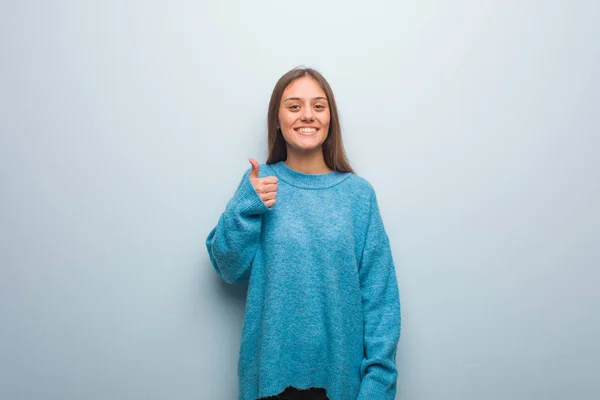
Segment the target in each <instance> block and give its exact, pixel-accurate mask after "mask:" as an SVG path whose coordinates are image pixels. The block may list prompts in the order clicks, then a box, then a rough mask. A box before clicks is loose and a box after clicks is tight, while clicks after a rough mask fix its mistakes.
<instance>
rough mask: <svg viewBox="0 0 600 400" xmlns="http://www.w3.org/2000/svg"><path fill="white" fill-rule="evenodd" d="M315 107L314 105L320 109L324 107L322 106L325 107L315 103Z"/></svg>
mask: <svg viewBox="0 0 600 400" xmlns="http://www.w3.org/2000/svg"><path fill="white" fill-rule="evenodd" d="M315 107H316V108H318V109H320V110H322V109H324V108H325V106H322V105H320V104H317V105H316V106H315Z"/></svg>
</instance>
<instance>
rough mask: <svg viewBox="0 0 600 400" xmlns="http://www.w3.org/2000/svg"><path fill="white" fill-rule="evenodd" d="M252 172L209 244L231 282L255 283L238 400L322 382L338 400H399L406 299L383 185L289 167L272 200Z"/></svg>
mask: <svg viewBox="0 0 600 400" xmlns="http://www.w3.org/2000/svg"><path fill="white" fill-rule="evenodd" d="M250 172H251V168H249V169H248V170H246V172H245V173H244V174H243V177H242V179H241V181H240V183H239V185H238V188H237V190H236V191H235V193H234V195H233V197H232V198H231V199H230V200H229V202H228V203H227V206H226V207H225V211H224V212H223V213H222V214H221V216H220V218H219V221H218V223H217V225H216V226H215V227H214V228H213V229H212V230H211V232H210V233H209V235H208V237H207V239H206V248H207V250H208V254H209V257H210V261H211V263H212V265H213V267H214V269H215V271H216V272H217V274H218V275H219V276H220V277H221V278H223V279H224V280H225V281H226V282H227V283H231V284H233V283H237V282H241V281H245V280H248V294H247V300H246V309H245V316H244V323H243V327H242V337H241V345H240V353H239V361H238V366H237V373H238V382H239V397H238V400H256V399H258V398H260V397H268V396H273V395H276V394H278V393H281V392H282V391H283V390H284V389H285V388H286V387H288V386H294V387H296V388H299V389H305V388H310V387H320V388H324V389H325V390H326V391H327V395H328V396H329V398H330V399H331V400H392V399H394V398H395V394H396V383H397V377H398V372H397V369H396V350H397V345H398V340H399V338H400V300H399V292H398V283H397V280H396V271H395V267H394V261H393V258H392V251H391V248H390V243H389V238H388V235H387V233H386V230H385V228H384V224H383V221H382V218H381V214H380V211H379V206H378V203H377V196H376V194H375V190H374V188H373V186H372V185H371V184H370V183H369V182H368V181H367V180H366V179H364V178H362V177H360V176H359V175H356V174H353V173H342V172H337V171H333V172H329V173H325V174H305V173H302V172H298V171H296V170H294V169H291V168H290V167H288V166H287V165H286V164H285V162H283V161H280V162H277V163H275V164H271V165H268V164H261V165H260V171H259V177H260V178H264V177H267V176H272V175H274V176H276V177H277V178H278V190H277V198H276V203H275V204H274V205H273V206H272V207H267V206H266V205H265V203H264V202H263V201H262V199H261V198H260V197H259V195H258V193H257V192H256V191H255V189H254V187H253V186H252V183H251V181H250V177H249V175H250Z"/></svg>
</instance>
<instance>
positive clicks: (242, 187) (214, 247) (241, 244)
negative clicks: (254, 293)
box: [206, 168, 270, 283]
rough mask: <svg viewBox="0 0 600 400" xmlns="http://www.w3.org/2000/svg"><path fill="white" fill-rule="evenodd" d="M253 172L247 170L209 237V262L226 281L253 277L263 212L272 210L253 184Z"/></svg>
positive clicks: (231, 281) (207, 244)
mask: <svg viewBox="0 0 600 400" xmlns="http://www.w3.org/2000/svg"><path fill="white" fill-rule="evenodd" d="M251 171H252V168H249V169H248V170H247V171H246V172H245V173H244V176H243V177H242V180H241V182H240V184H239V186H238V188H237V190H236V192H235V194H234V195H233V197H232V198H231V200H229V202H228V203H227V206H226V208H225V211H224V212H223V213H222V214H221V217H220V218H219V222H218V223H217V225H216V226H215V227H214V228H213V229H212V231H211V232H210V233H209V234H208V237H207V238H206V248H207V250H208V254H209V257H210V261H211V263H212V265H213V267H214V268H215V271H217V273H218V274H219V276H221V277H222V278H223V279H224V280H225V281H226V282H227V283H236V282H239V281H240V280H242V279H245V278H248V277H249V276H250V266H251V265H252V261H253V260H254V255H255V254H256V250H257V249H258V246H259V240H260V231H261V227H262V214H263V213H265V212H267V211H269V210H270V208H269V207H267V205H266V204H265V203H264V202H263V200H262V199H261V198H260V196H259V195H258V193H257V192H256V190H255V189H254V186H253V185H252V182H251V180H250V172H251Z"/></svg>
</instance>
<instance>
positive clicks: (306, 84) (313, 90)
mask: <svg viewBox="0 0 600 400" xmlns="http://www.w3.org/2000/svg"><path fill="white" fill-rule="evenodd" d="M288 97H296V98H315V97H325V98H327V96H326V95H325V91H324V90H323V88H321V85H319V82H317V81H316V80H315V79H314V78H311V77H308V76H304V77H302V78H298V79H296V80H295V81H293V82H292V83H290V84H289V85H288V86H287V87H286V88H285V90H284V91H283V96H282V100H285V99H286V98H288Z"/></svg>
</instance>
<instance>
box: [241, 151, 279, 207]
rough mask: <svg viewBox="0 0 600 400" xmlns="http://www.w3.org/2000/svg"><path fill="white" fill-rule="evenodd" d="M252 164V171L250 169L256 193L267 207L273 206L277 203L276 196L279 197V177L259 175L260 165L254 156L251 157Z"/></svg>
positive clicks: (251, 180)
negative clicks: (260, 176)
mask: <svg viewBox="0 0 600 400" xmlns="http://www.w3.org/2000/svg"><path fill="white" fill-rule="evenodd" d="M248 161H250V164H252V171H250V182H252V186H253V187H254V190H256V193H258V195H259V196H260V198H261V199H262V201H263V203H265V205H266V206H267V207H272V206H273V205H274V204H275V197H277V181H278V179H277V177H276V176H267V177H265V178H259V177H258V170H259V169H260V165H259V164H258V161H256V160H255V159H254V158H249V159H248Z"/></svg>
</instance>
